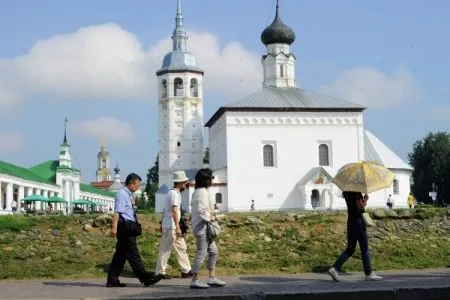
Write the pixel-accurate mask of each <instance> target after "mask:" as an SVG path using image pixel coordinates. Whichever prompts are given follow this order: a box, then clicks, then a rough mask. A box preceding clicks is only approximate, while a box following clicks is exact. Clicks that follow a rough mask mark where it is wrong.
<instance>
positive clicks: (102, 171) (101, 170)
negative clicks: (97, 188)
mask: <svg viewBox="0 0 450 300" xmlns="http://www.w3.org/2000/svg"><path fill="white" fill-rule="evenodd" d="M109 167H110V157H109V152H108V150H107V149H106V142H105V141H102V145H101V147H100V152H98V154H97V172H96V175H97V182H102V181H111V170H110V168H109Z"/></svg>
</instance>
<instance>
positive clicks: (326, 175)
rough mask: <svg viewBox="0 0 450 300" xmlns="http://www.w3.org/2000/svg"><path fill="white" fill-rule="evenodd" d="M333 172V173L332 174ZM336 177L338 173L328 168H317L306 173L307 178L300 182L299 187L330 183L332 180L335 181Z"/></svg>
mask: <svg viewBox="0 0 450 300" xmlns="http://www.w3.org/2000/svg"><path fill="white" fill-rule="evenodd" d="M330 171H331V172H330ZM334 175H336V172H335V171H334V170H333V169H332V168H329V167H328V168H326V167H324V166H322V167H315V168H312V169H311V170H309V172H308V173H306V175H305V176H303V178H302V179H301V180H300V182H299V183H298V184H299V185H306V184H309V183H311V184H325V183H330V182H331V180H333V177H334Z"/></svg>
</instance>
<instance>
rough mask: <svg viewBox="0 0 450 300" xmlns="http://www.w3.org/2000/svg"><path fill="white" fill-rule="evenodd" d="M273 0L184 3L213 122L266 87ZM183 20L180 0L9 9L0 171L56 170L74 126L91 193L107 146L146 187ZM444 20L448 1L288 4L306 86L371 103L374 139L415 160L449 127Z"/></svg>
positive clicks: (19, 2) (108, 0)
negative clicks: (163, 78)
mask: <svg viewBox="0 0 450 300" xmlns="http://www.w3.org/2000/svg"><path fill="white" fill-rule="evenodd" d="M274 2H275V1H274V0H245V1H242V0H214V1H211V0H183V1H182V3H183V13H184V18H185V27H186V29H187V30H188V33H189V35H190V39H189V40H188V48H189V50H190V51H191V52H193V54H194V55H195V56H196V57H197V60H198V62H199V64H200V65H201V66H202V67H203V68H204V69H205V76H206V79H205V85H206V86H205V99H204V102H205V106H204V110H205V111H204V120H205V121H207V120H208V119H209V117H210V116H211V115H212V114H213V113H214V112H215V111H216V110H217V109H218V107H219V106H220V105H221V104H224V103H228V102H231V101H233V100H236V99H238V98H240V97H243V96H245V95H247V94H250V93H252V92H254V91H256V90H258V89H259V88H260V83H261V81H262V73H261V71H262V68H261V66H260V63H259V60H260V56H261V55H262V54H264V53H265V52H266V51H265V47H264V45H263V44H262V43H261V41H260V34H261V31H262V30H263V29H264V28H265V27H266V26H267V25H269V24H270V23H271V21H272V19H273V16H274V9H275V8H274V6H275V3H274ZM431 3H432V4H431ZM175 10H176V0H164V1H151V0H147V1H145V0H133V1H119V0H96V1H89V0H79V1H58V0H40V1H25V0H14V1H13V0H5V1H2V3H1V4H0V20H1V26H0V40H1V41H2V42H1V43H0V45H1V46H0V160H4V161H8V162H11V163H15V164H19V165H22V166H31V165H34V164H37V163H39V162H41V161H44V160H48V159H56V158H57V155H58V153H59V144H60V143H61V141H62V137H63V128H64V127H63V126H64V125H63V124H64V123H63V121H64V117H67V118H68V119H69V121H70V122H69V127H68V138H69V142H70V144H71V145H72V156H73V158H74V166H76V167H77V168H80V169H81V170H82V176H83V180H84V181H85V182H89V181H91V180H93V179H94V176H95V170H96V155H97V152H98V150H99V148H100V140H101V138H102V136H103V137H104V138H105V139H106V140H107V144H108V149H109V151H110V153H111V158H112V162H113V165H114V164H115V162H116V161H117V162H119V165H120V167H121V169H122V177H124V176H125V175H126V173H129V172H131V171H136V172H138V173H140V174H141V175H144V176H145V174H146V170H147V169H148V168H149V167H151V166H152V164H153V161H154V159H155V157H156V154H157V148H158V145H157V143H158V141H157V139H158V137H157V124H158V123H157V120H158V119H157V118H158V115H157V110H156V105H155V103H156V102H155V100H156V95H157V94H156V91H155V88H154V85H155V80H156V77H155V71H156V69H157V68H158V67H159V66H160V63H161V58H162V56H163V55H164V54H165V53H166V52H168V51H170V43H169V42H168V39H169V36H170V35H171V33H172V30H173V27H174V18H175ZM448 11H450V2H448V1H444V0H435V1H433V2H428V4H427V3H426V2H425V1H420V0H409V1H406V0H397V1H388V0H378V1H361V0H340V1H325V0H303V1H298V0H281V16H282V19H283V21H284V22H285V23H286V24H288V25H289V26H291V27H292V28H293V29H294V31H295V32H296V36H297V39H296V41H295V43H294V44H293V46H292V51H293V52H294V53H295V55H296V57H297V85H298V87H300V88H304V89H307V90H312V91H318V92H325V93H327V94H331V95H334V96H337V97H340V98H343V99H345V100H348V101H353V102H359V103H363V104H365V105H367V106H368V107H369V109H368V110H367V111H366V112H365V127H366V129H369V130H370V131H372V132H373V133H374V134H375V135H376V136H377V137H378V138H380V139H381V140H382V141H383V142H384V143H386V144H387V145H388V146H389V147H390V148H391V149H393V150H394V151H395V152H396V153H397V154H398V155H400V156H401V157H402V158H404V159H405V160H406V158H407V154H408V152H410V151H411V149H412V144H413V143H414V141H416V140H417V139H420V138H422V137H423V136H424V135H425V134H426V133H427V132H429V131H437V130H450V118H448V115H449V114H450V105H449V100H450V99H449V94H450V56H449V53H450V39H449V37H450V26H449V25H450V24H449V21H448V14H447V12H448ZM93 128H94V129H93ZM128 133H129V134H128ZM112 167H113V166H112Z"/></svg>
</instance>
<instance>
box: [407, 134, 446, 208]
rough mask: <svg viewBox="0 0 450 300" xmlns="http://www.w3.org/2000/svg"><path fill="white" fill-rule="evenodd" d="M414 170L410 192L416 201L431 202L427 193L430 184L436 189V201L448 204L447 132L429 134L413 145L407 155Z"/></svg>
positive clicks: (429, 189)
mask: <svg viewBox="0 0 450 300" xmlns="http://www.w3.org/2000/svg"><path fill="white" fill-rule="evenodd" d="M408 156H409V162H410V164H411V166H412V167H413V168H414V171H413V176H412V177H413V181H414V184H413V186H412V191H413V193H414V195H415V196H416V199H417V200H418V201H422V202H431V199H430V197H429V196H428V193H429V192H430V191H431V187H432V184H433V183H435V184H436V187H437V189H438V199H439V201H440V202H441V201H442V200H443V199H444V200H446V202H450V201H449V200H450V186H449V184H450V135H449V133H447V132H437V133H431V132H430V133H429V134H428V135H427V136H426V137H425V138H423V139H421V140H418V141H416V142H415V143H414V146H413V151H412V152H411V153H410V154H409V155H408Z"/></svg>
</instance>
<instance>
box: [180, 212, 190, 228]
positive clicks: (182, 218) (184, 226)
mask: <svg viewBox="0 0 450 300" xmlns="http://www.w3.org/2000/svg"><path fill="white" fill-rule="evenodd" d="M180 214H181V216H180V229H181V234H186V233H187V231H188V229H189V226H188V224H187V222H186V220H185V218H184V211H183V207H182V206H181V205H180Z"/></svg>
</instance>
